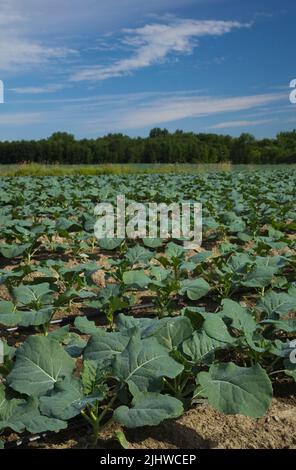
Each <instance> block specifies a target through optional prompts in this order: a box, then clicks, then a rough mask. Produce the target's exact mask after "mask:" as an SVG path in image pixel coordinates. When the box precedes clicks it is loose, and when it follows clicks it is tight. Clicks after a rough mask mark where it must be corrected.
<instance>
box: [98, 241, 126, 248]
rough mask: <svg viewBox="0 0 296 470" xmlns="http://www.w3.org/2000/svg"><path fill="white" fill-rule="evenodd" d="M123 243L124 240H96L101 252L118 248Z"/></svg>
mask: <svg viewBox="0 0 296 470" xmlns="http://www.w3.org/2000/svg"><path fill="white" fill-rule="evenodd" d="M123 241H124V238H101V239H100V240H98V244H99V246H100V248H102V249H103V250H107V251H112V250H115V248H118V247H119V246H120V245H121V244H122V242H123Z"/></svg>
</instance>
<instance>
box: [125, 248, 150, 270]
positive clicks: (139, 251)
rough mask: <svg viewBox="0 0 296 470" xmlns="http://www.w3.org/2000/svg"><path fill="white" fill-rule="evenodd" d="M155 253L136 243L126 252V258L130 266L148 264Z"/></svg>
mask: <svg viewBox="0 0 296 470" xmlns="http://www.w3.org/2000/svg"><path fill="white" fill-rule="evenodd" d="M152 256H153V253H151V251H150V250H146V249H145V248H144V247H143V246H140V245H136V246H134V247H132V248H129V249H128V251H127V252H126V254H125V258H126V260H127V261H128V262H129V265H130V266H135V265H139V264H141V265H146V264H147V263H148V261H150V260H151V258H152Z"/></svg>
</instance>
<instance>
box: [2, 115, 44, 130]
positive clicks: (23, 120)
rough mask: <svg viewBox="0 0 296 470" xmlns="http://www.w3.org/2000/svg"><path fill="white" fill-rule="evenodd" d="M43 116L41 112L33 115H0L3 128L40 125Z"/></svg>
mask: <svg viewBox="0 0 296 470" xmlns="http://www.w3.org/2000/svg"><path fill="white" fill-rule="evenodd" d="M41 119H42V114H41V113H39V112H32V113H21V112H20V113H5V114H1V115H0V125H1V126H17V127H24V126H28V125H31V124H37V123H40V121H41Z"/></svg>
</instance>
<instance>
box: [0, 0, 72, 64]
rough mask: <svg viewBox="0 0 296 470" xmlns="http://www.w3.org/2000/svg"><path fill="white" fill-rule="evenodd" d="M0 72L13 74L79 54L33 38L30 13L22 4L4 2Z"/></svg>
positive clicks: (1, 2) (0, 0) (1, 1)
mask: <svg viewBox="0 0 296 470" xmlns="http://www.w3.org/2000/svg"><path fill="white" fill-rule="evenodd" d="M0 7H1V13H0V70H1V71H2V72H3V71H7V70H8V71H11V70H19V69H23V68H28V67H32V66H36V65H40V64H45V63H47V62H49V61H51V60H53V59H60V58H64V57H66V56H68V55H69V54H73V53H76V51H74V50H73V49H69V48H67V47H55V46H49V45H46V44H45V43H44V42H43V41H41V40H39V39H35V38H34V37H33V28H31V17H30V11H29V10H26V9H22V8H21V6H20V5H19V3H18V2H15V1H14V0H11V1H10V2H8V1H7V0H0Z"/></svg>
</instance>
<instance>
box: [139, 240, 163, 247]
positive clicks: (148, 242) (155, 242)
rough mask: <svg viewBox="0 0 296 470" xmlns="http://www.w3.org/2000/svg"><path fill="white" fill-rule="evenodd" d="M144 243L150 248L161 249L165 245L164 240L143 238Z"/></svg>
mask: <svg viewBox="0 0 296 470" xmlns="http://www.w3.org/2000/svg"><path fill="white" fill-rule="evenodd" d="M143 243H144V245H145V246H147V247H148V248H159V247H160V246H161V245H162V244H163V240H162V238H143Z"/></svg>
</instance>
